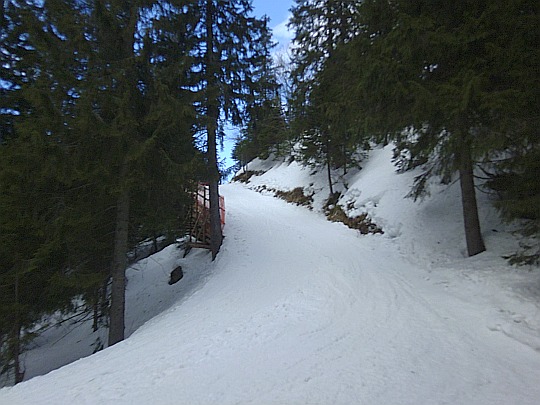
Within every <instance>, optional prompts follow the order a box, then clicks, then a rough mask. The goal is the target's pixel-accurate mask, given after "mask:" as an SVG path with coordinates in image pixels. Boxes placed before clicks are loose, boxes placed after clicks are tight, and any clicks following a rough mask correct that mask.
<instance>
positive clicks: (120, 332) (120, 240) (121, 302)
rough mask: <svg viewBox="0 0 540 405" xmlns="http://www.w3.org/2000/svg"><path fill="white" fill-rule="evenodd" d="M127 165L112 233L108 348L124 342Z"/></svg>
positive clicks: (122, 178)
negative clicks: (114, 227) (125, 182)
mask: <svg viewBox="0 0 540 405" xmlns="http://www.w3.org/2000/svg"><path fill="white" fill-rule="evenodd" d="M126 176H127V163H124V164H123V167H122V173H121V176H120V179H121V180H120V184H121V187H123V188H124V190H122V191H121V192H120V195H119V196H118V201H117V206H116V229H115V233H114V253H113V265H112V285H111V307H110V314H109V316H110V325H109V346H112V345H114V344H115V343H118V342H120V341H122V340H124V325H125V321H124V317H125V307H126V267H127V251H128V236H129V205H130V204H129V203H130V201H129V190H128V189H127V186H126V185H125V184H123V183H124V180H125V178H126Z"/></svg>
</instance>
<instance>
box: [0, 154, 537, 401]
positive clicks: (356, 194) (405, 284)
mask: <svg viewBox="0 0 540 405" xmlns="http://www.w3.org/2000/svg"><path fill="white" fill-rule="evenodd" d="M389 156H390V150H389V148H386V149H379V150H375V151H373V152H372V153H371V156H370V158H369V160H368V161H367V162H366V164H365V167H364V169H363V170H361V171H360V172H358V173H350V174H349V176H348V177H347V178H345V179H343V180H344V181H345V183H347V187H343V191H344V196H343V197H342V203H343V204H344V205H348V203H351V204H350V207H351V211H353V213H354V211H355V210H357V211H358V212H364V211H367V212H368V213H369V214H370V215H371V217H372V218H373V219H374V221H375V222H377V223H378V224H379V225H381V226H382V227H383V228H384V230H385V232H386V233H385V234H384V235H370V236H363V235H360V234H358V233H357V232H356V231H353V230H350V229H348V228H346V227H345V226H344V225H341V224H338V223H330V222H328V221H326V220H325V219H324V217H323V216H322V214H320V213H318V212H317V210H316V209H315V210H314V211H309V210H307V209H305V208H302V207H297V206H293V205H290V204H287V203H285V202H284V201H281V200H277V199H275V198H273V197H271V196H269V195H263V194H260V193H257V192H254V191H252V190H249V189H248V188H256V187H257V186H260V185H263V184H265V185H268V186H271V187H274V188H281V189H291V188H294V187H297V186H306V187H309V188H310V189H311V190H312V191H318V194H317V195H316V196H315V205H316V206H317V205H319V206H320V205H322V200H323V199H324V197H325V196H326V195H327V191H326V190H325V189H324V176H323V175H321V174H314V175H311V174H312V173H311V170H309V169H305V168H302V167H300V166H298V165H297V164H296V163H293V164H290V165H289V164H285V163H283V164H275V163H270V162H260V161H259V162H254V163H253V164H252V167H250V169H253V170H267V171H266V173H265V174H263V175H262V176H258V177H254V178H252V180H251V182H250V183H249V184H248V185H247V186H245V185H241V184H230V185H226V186H224V187H223V189H222V192H223V194H224V195H225V198H226V201H227V213H228V217H227V225H226V228H225V233H226V238H225V241H224V244H223V247H222V250H221V252H220V254H219V255H218V258H217V259H216V261H215V262H213V263H212V262H210V261H209V257H208V254H207V253H206V252H201V251H196V252H193V253H191V254H190V255H189V256H188V257H187V258H186V259H182V257H181V251H179V250H178V249H176V248H173V247H171V248H169V249H168V250H166V251H164V252H162V253H161V255H159V256H157V258H151V259H148V260H147V261H146V262H143V263H141V264H140V266H139V267H138V270H135V269H134V270H132V271H130V281H129V285H130V286H129V288H130V289H131V292H130V297H131V298H130V300H131V301H128V306H129V305H130V302H131V308H132V309H131V311H132V315H129V316H128V317H129V319H131V321H129V322H130V323H131V325H130V326H129V327H130V328H132V329H133V330H135V329H136V331H135V332H134V333H133V334H132V335H131V336H130V337H129V338H128V339H127V340H125V341H124V342H121V343H119V344H117V345H115V346H114V347H112V348H109V349H106V350H104V351H102V352H99V353H97V354H95V355H93V356H90V357H88V358H85V359H81V360H79V361H77V362H75V363H72V364H70V365H67V366H65V367H63V368H61V369H58V370H56V371H53V372H51V373H49V374H47V375H44V376H40V377H35V378H33V379H31V380H29V381H27V382H24V383H22V384H19V385H17V386H15V387H13V388H4V389H1V390H0V404H4V403H5V404H33V403H36V404H38V403H39V404H113V403H114V404H148V403H152V404H214V403H216V404H217V403H219V404H284V403H286V404H328V403H335V404H443V403H446V404H537V403H538V398H540V386H539V385H538V381H539V380H540V322H539V318H540V316H539V315H540V311H539V305H538V297H539V296H540V277H539V276H538V272H529V271H527V270H526V269H515V268H510V267H508V266H507V265H506V264H505V262H504V260H502V259H501V258H500V255H501V254H502V253H504V252H505V249H510V250H511V249H512V248H513V243H514V242H513V240H512V239H511V238H510V237H509V236H508V235H507V234H506V233H505V232H503V228H502V227H500V225H499V224H498V222H497V221H496V216H495V214H494V213H493V212H492V211H491V210H490V209H485V210H482V213H481V215H482V221H483V224H484V225H485V229H486V230H487V232H486V242H487V245H488V249H490V251H488V252H486V253H483V254H481V255H478V256H476V257H474V258H471V259H467V258H465V257H464V256H463V244H462V241H461V235H462V233H461V232H462V231H461V221H460V207H459V198H458V194H457V190H456V189H455V186H454V187H453V188H450V189H449V190H448V189H447V190H445V191H444V192H443V191H442V189H437V188H436V189H435V190H434V193H433V194H432V197H431V198H429V199H427V200H426V201H425V202H424V203H422V204H420V205H419V204H414V203H413V202H412V201H409V200H405V199H403V196H404V195H405V194H406V193H407V191H408V187H409V185H410V180H411V178H410V176H411V175H409V174H407V175H397V174H395V173H394V170H393V167H392V166H391V164H390V161H389ZM494 227H499V228H498V230H499V232H493V231H492V229H497V228H494ZM192 255H193V256H192ZM154 260H155V261H156V262H155V263H158V264H157V265H152V262H153V261H154ZM177 264H182V265H183V266H184V268H185V270H186V277H185V278H184V279H183V280H182V281H180V282H179V283H178V284H176V285H174V286H168V285H167V284H166V282H167V276H168V271H170V269H171V268H172V267H174V266H175V265H177ZM160 301H161V302H160ZM162 310H163V311H164V312H162V313H161V314H160V315H158V316H156V317H154V318H152V319H150V320H149V321H148V322H146V323H145V324H144V325H142V326H140V327H138V326H139V325H140V324H141V323H142V322H144V321H145V320H146V319H149V315H147V318H143V319H142V321H141V320H136V318H138V317H139V316H140V314H141V313H143V312H144V311H146V313H147V314H150V313H156V312H159V311H162ZM66 339H67V338H66Z"/></svg>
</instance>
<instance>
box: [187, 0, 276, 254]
mask: <svg viewBox="0 0 540 405" xmlns="http://www.w3.org/2000/svg"><path fill="white" fill-rule="evenodd" d="M251 11H252V6H251V1H249V0H229V1H225V0H198V1H195V2H194V4H193V5H192V9H190V13H191V14H192V15H194V16H197V21H198V24H197V26H196V28H195V30H194V31H193V34H194V48H193V54H194V59H193V64H192V66H191V69H190V73H189V78H190V80H191V86H192V88H193V89H194V90H195V91H196V102H195V105H196V107H197V112H198V127H199V130H200V131H201V132H202V133H204V135H205V138H206V142H205V143H206V159H207V180H208V184H209V188H210V227H211V251H212V257H213V258H215V257H216V255H217V254H218V252H219V249H220V246H221V243H222V239H223V235H222V231H221V221H220V215H219V210H220V208H219V189H218V188H219V182H220V173H219V167H218V159H217V145H218V140H219V138H222V137H223V128H224V125H225V123H226V122H229V123H232V124H233V125H241V124H242V123H243V122H244V121H245V114H246V108H245V107H246V104H247V103H249V100H250V95H251V94H252V89H253V88H254V87H255V86H256V83H254V82H253V72H254V71H255V70H256V69H257V66H258V65H260V64H261V63H263V62H262V61H260V60H259V59H258V56H259V55H261V54H263V53H264V52H265V46H266V44H265V43H264V39H265V38H268V34H267V30H268V28H267V26H266V20H265V19H262V20H260V19H257V18H254V17H251V16H250V13H251ZM261 41H263V42H261Z"/></svg>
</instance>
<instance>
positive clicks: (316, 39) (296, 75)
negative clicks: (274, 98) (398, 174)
mask: <svg viewBox="0 0 540 405" xmlns="http://www.w3.org/2000/svg"><path fill="white" fill-rule="evenodd" d="M359 4H360V2H359V1H352V2H351V1H341V0H297V2H296V6H295V7H293V9H292V12H293V17H292V19H291V23H290V24H291V26H293V27H294V29H295V38H294V43H295V44H296V45H297V46H296V47H295V48H293V64H294V70H293V84H294V97H293V100H292V106H293V108H292V110H293V116H294V122H295V130H296V131H297V132H300V133H302V134H303V136H302V139H303V146H304V151H303V153H304V158H305V159H306V160H307V161H313V160H314V161H316V162H321V161H322V162H324V163H325V165H326V167H327V173H328V185H329V190H330V194H331V195H332V194H333V184H332V178H331V169H332V166H338V165H339V163H338V162H339V161H340V160H343V161H344V162H343V165H344V167H345V168H346V166H347V162H346V159H344V157H346V156H347V150H346V149H347V148H348V147H350V146H351V145H349V140H350V138H351V136H350V135H351V132H350V131H349V128H343V127H342V126H341V121H342V117H341V115H342V109H341V104H342V102H341V100H336V99H334V100H332V99H331V98H332V95H331V94H329V93H327V92H326V90H328V87H327V86H326V85H325V84H324V83H323V82H324V81H325V80H327V79H329V78H330V76H334V74H335V73H334V72H332V67H331V65H332V63H333V61H335V60H336V58H335V56H334V55H335V51H336V49H337V48H338V47H339V46H341V45H343V44H345V43H347V42H349V41H350V40H352V38H354V37H355V36H356V35H357V32H358V30H359V28H360V27H359V26H358V23H357V18H356V17H357V8H358V6H359ZM333 86H334V83H332V84H331V85H330V87H331V88H335V87H333ZM341 97H342V95H340V96H339V98H341Z"/></svg>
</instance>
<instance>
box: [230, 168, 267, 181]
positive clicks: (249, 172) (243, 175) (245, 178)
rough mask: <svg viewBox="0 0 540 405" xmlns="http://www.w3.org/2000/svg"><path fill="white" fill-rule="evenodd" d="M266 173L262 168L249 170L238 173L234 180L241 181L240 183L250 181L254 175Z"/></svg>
mask: <svg viewBox="0 0 540 405" xmlns="http://www.w3.org/2000/svg"><path fill="white" fill-rule="evenodd" d="M262 174H264V171H262V170H247V171H245V172H243V173H240V174H238V175H237V176H234V177H233V179H232V181H239V182H240V183H249V180H250V179H251V177H253V176H260V175H262Z"/></svg>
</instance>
